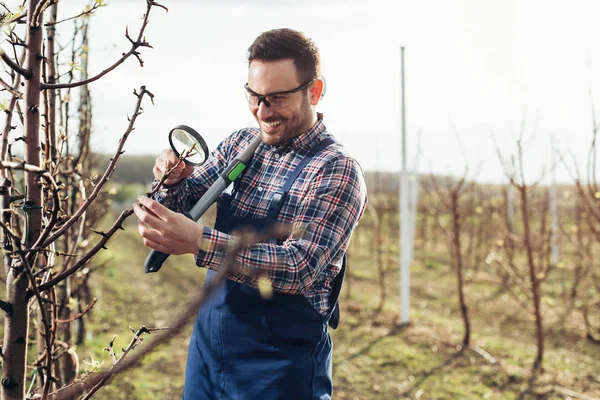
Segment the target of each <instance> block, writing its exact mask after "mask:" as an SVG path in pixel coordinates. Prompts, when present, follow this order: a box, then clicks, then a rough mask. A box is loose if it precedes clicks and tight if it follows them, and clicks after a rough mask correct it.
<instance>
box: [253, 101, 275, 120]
mask: <svg viewBox="0 0 600 400" xmlns="http://www.w3.org/2000/svg"><path fill="white" fill-rule="evenodd" d="M273 114H274V113H273V110H271V108H269V107H267V105H266V104H265V102H264V101H263V102H261V103H260V105H259V106H258V110H257V111H256V116H257V117H258V118H259V119H262V120H263V121H264V120H266V119H268V118H269V117H272V116H273Z"/></svg>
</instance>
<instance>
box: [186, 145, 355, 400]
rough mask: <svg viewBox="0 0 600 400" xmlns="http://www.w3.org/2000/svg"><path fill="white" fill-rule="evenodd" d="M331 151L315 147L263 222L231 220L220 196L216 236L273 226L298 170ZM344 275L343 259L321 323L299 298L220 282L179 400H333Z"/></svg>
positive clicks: (200, 323)
mask: <svg viewBox="0 0 600 400" xmlns="http://www.w3.org/2000/svg"><path fill="white" fill-rule="evenodd" d="M332 143H334V141H333V139H329V138H328V139H324V140H322V141H321V142H320V143H318V144H317V145H316V146H314V147H313V149H312V150H311V152H310V153H309V154H308V155H307V156H306V157H305V158H304V159H303V160H302V161H301V162H300V164H299V165H298V167H297V168H296V169H295V170H294V171H293V172H292V173H291V174H290V177H289V178H288V180H287V182H286V184H285V185H284V187H283V189H282V190H281V191H279V192H277V193H275V195H274V196H273V198H272V200H271V203H270V207H269V212H268V215H267V217H266V218H261V219H256V218H246V217H239V216H234V215H232V214H231V213H230V212H229V204H230V202H231V196H230V195H224V196H221V198H220V200H219V201H218V203H217V219H216V222H215V229H217V230H219V231H221V232H224V233H230V232H231V231H232V230H234V229H236V228H239V227H242V226H246V227H248V226H250V227H252V228H254V229H255V230H261V229H265V228H267V227H269V226H271V225H272V224H273V223H275V222H276V218H277V214H278V212H279V209H280V208H281V204H282V202H283V200H284V199H285V197H286V195H287V192H288V191H289V189H290V188H291V186H292V183H293V182H294V180H295V179H296V178H297V177H298V175H299V174H300V173H301V172H302V169H303V168H304V166H306V164H307V163H308V162H309V161H310V159H311V158H312V157H313V156H314V155H315V154H316V153H317V152H319V151H320V150H322V149H324V148H326V147H327V146H328V145H330V144H332ZM234 195H235V191H234ZM344 272H345V257H344V263H343V265H342V269H341V270H340V272H339V273H338V275H337V276H336V278H335V279H334V280H333V281H332V291H331V293H330V297H329V305H330V307H329V311H328V313H327V315H325V316H323V315H321V314H320V313H318V312H317V310H315V308H314V307H313V306H312V305H311V304H310V303H309V302H308V300H307V299H306V298H305V297H304V296H302V295H288V294H282V293H277V292H274V293H273V296H272V298H271V299H264V298H263V297H262V296H261V295H260V293H259V291H258V290H257V289H254V288H251V287H249V286H247V285H243V284H240V283H236V282H233V281H231V280H228V279H226V280H225V281H224V282H223V284H222V287H221V288H219V289H218V290H217V291H216V293H213V295H212V296H211V299H210V301H209V302H208V303H207V304H205V305H204V306H203V307H201V308H200V310H199V311H198V314H197V316H196V320H195V322H194V332H193V334H192V337H191V341H190V346H189V353H188V360H187V366H186V375H185V387H184V391H183V400H204V399H228V400H229V399H236V400H313V399H319V400H328V399H331V393H332V380H331V351H332V342H331V337H330V335H329V332H328V328H327V324H328V322H329V320H330V318H331V316H332V313H333V312H334V310H336V311H337V300H338V297H339V293H340V290H341V283H342V280H343V275H344ZM214 276H216V272H214V271H211V270H209V271H208V272H207V278H206V279H207V281H210V279H213V278H214ZM336 324H337V322H336ZM336 324H335V325H336ZM332 326H334V324H332ZM334 327H335V326H334Z"/></svg>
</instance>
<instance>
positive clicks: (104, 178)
mask: <svg viewBox="0 0 600 400" xmlns="http://www.w3.org/2000/svg"><path fill="white" fill-rule="evenodd" d="M134 94H135V95H136V96H137V98H138V100H137V104H136V106H135V111H134V113H133V116H132V117H131V118H130V119H129V125H128V127H127V130H126V131H125V133H124V134H123V136H122V137H121V139H120V140H119V146H118V148H117V151H116V152H115V155H114V157H112V158H111V161H110V163H109V164H108V166H107V167H106V170H105V171H104V174H103V175H102V178H101V179H100V182H99V183H98V184H96V186H95V187H94V190H93V192H92V193H91V194H90V196H89V197H88V198H87V199H86V201H85V202H84V203H83V204H82V205H81V207H79V209H78V210H77V211H76V212H75V214H73V216H71V218H69V220H68V221H67V222H65V224H64V225H63V226H62V227H61V228H60V229H59V230H57V231H56V232H54V233H53V234H52V235H50V237H48V238H47V239H46V240H45V241H44V244H43V246H44V247H45V246H48V245H49V244H50V243H52V242H54V241H55V240H56V239H58V238H59V237H61V235H62V234H63V233H65V232H66V231H67V230H68V229H69V228H70V227H71V226H72V225H73V224H74V223H75V222H76V221H77V220H78V219H79V217H81V215H82V214H83V213H84V212H85V211H86V210H87V209H88V207H89V206H90V205H91V204H92V203H93V201H94V200H95V199H96V197H97V196H98V194H99V193H100V191H101V190H102V187H104V185H105V184H106V182H108V180H109V178H110V176H111V175H112V173H113V171H114V170H115V168H116V165H117V160H118V159H119V157H120V156H121V154H123V147H124V146H125V141H126V140H127V138H128V137H129V134H130V133H131V132H132V131H133V129H134V125H135V121H136V119H137V117H138V116H139V115H140V114H141V111H140V109H141V106H142V99H143V97H144V95H148V96H150V98H153V97H154V95H153V94H152V93H151V92H149V91H147V90H146V87H145V86H142V87H141V88H140V93H139V94H138V93H137V92H136V91H135V90H134Z"/></svg>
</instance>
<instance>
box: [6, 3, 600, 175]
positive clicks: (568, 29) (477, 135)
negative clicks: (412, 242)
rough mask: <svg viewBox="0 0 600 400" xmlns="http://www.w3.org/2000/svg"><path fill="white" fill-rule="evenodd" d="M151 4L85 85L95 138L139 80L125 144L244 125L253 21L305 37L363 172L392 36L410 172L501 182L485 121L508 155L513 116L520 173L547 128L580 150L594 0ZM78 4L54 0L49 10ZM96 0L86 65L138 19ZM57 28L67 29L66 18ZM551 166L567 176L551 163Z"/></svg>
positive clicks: (391, 121) (115, 124) (152, 147)
mask: <svg viewBox="0 0 600 400" xmlns="http://www.w3.org/2000/svg"><path fill="white" fill-rule="evenodd" d="M159 2H160V3H161V4H164V5H165V6H167V7H168V8H169V12H168V13H166V12H164V11H163V10H162V9H159V8H156V9H154V10H153V12H152V13H153V14H152V15H151V22H150V25H149V27H148V30H147V33H146V38H147V40H148V42H149V43H150V44H152V45H153V47H154V49H142V57H143V59H144V61H145V65H144V67H143V68H140V67H139V65H138V63H137V61H136V60H135V59H134V58H132V59H130V60H128V61H127V62H126V63H125V64H124V65H122V66H120V67H119V68H118V69H117V70H115V71H114V72H113V73H111V74H110V75H109V76H107V77H105V78H103V79H102V80H100V81H98V82H96V83H93V84H91V85H90V89H91V91H92V96H93V105H94V108H93V112H94V139H93V147H94V149H95V150H96V151H100V152H111V151H114V150H115V149H116V146H117V142H118V139H119V136H120V135H121V134H122V132H123V131H124V129H125V127H126V125H127V119H126V116H127V114H128V113H131V111H132V110H133V107H134V101H135V98H134V96H133V95H131V92H132V90H133V89H134V88H138V87H139V86H141V85H146V86H147V88H148V89H149V90H150V91H152V92H153V93H154V94H155V95H156V97H155V103H156V104H155V105H154V106H152V105H151V104H150V102H148V103H147V104H146V106H145V110H146V113H145V114H144V115H142V116H141V117H140V119H139V120H138V121H139V123H138V124H137V129H136V131H135V132H134V133H133V134H132V136H131V137H130V139H129V141H128V144H127V145H126V149H127V152H128V153H129V154H132V153H138V154H139V153H146V154H158V152H159V151H160V150H161V149H162V148H163V147H165V146H166V145H167V137H166V135H167V133H168V131H169V130H170V129H171V128H172V127H173V126H175V125H178V124H186V125H190V126H192V127H194V128H195V129H196V130H198V131H199V132H201V133H202V134H203V136H204V137H205V139H206V140H207V142H208V144H209V147H211V148H214V146H216V144H217V143H218V142H219V141H220V140H222V139H223V138H225V137H226V136H227V135H228V134H229V133H231V132H233V131H234V130H237V129H239V128H240V127H243V126H247V125H249V124H252V125H254V121H253V119H252V117H251V115H250V113H249V111H248V108H247V105H246V100H245V97H244V95H243V89H242V88H243V84H244V83H245V82H246V78H247V75H246V74H247V63H246V60H245V56H246V50H247V48H248V46H249V45H250V44H251V43H252V41H253V40H254V38H255V37H256V36H257V35H258V34H260V33H261V32H263V31H265V30H268V29H271V28H279V27H290V28H295V29H299V30H301V31H303V32H305V33H306V34H307V35H308V36H310V37H312V38H313V39H314V40H315V42H316V43H317V45H318V46H319V48H320V50H321V57H322V72H323V75H324V76H325V78H326V80H327V95H326V96H325V98H324V99H323V101H322V103H321V104H320V105H319V106H318V109H319V111H321V112H323V113H324V114H325V122H326V125H327V127H328V129H329V130H330V131H331V132H332V133H333V134H334V135H335V136H336V137H337V138H338V139H339V140H340V141H341V142H342V143H344V144H345V145H346V146H347V148H348V149H349V151H350V152H351V153H352V154H353V155H354V156H355V157H356V158H357V159H358V160H359V162H360V163H361V164H362V165H363V167H364V169H366V170H373V169H375V168H379V169H382V170H392V171H393V170H399V168H400V46H401V45H402V46H405V49H406V55H405V62H406V97H407V104H406V108H407V128H408V144H409V154H411V155H413V156H414V154H416V146H417V134H418V133H419V132H420V133H421V147H422V156H421V157H420V158H419V160H418V163H419V169H420V170H421V171H422V172H430V171H433V172H436V173H450V174H453V175H461V174H462V173H463V170H464V168H465V163H467V164H468V166H469V168H470V176H471V177H475V176H476V177H477V179H479V180H482V181H495V182H500V181H502V180H503V176H504V175H503V172H502V168H501V166H500V163H499V161H498V157H497V156H496V152H495V147H494V144H493V141H492V139H491V135H492V132H494V133H495V136H496V137H497V140H498V142H499V144H500V146H501V148H502V150H503V152H505V153H506V154H508V152H509V151H512V150H513V147H511V143H514V141H515V139H516V137H517V136H518V131H519V129H520V126H521V121H522V120H524V121H525V132H526V137H531V136H532V135H535V138H534V139H533V140H530V141H528V142H527V147H526V149H525V158H526V160H525V161H526V171H527V172H526V174H527V176H528V178H529V180H530V181H533V180H535V179H536V178H537V177H538V176H539V175H540V173H541V170H542V168H543V166H544V165H545V166H549V164H550V137H551V135H555V136H556V140H557V143H558V144H559V146H560V149H561V150H562V151H571V152H573V153H574V154H575V156H576V157H577V158H578V159H579V161H580V167H582V166H583V165H584V164H583V162H584V159H585V158H586V157H587V152H586V149H587V148H588V147H589V144H590V141H591V138H592V113H591V101H590V94H589V89H590V84H591V86H592V88H593V90H592V91H593V93H594V94H595V96H596V97H597V98H598V99H600V51H599V45H598V40H597V39H598V37H600V25H599V24H598V23H597V21H596V19H597V16H598V15H600V3H599V2H598V1H596V0H589V1H569V2H566V1H562V2H559V1H548V0H546V1H542V0H540V1H531V0H530V1H517V0H513V1H510V0H498V1H481V0H439V1H399V0H393V1H392V0H390V1H383V0H379V1H378V0H373V1H370V2H368V4H367V3H366V2H365V1H352V0H350V1H318V0H304V1H292V0H287V1H286V0H272V1H269V0H261V1H252V2H243V1H236V0H229V1H225V0H221V1H217V0H214V1H206V0H204V1H185V0H162V1H159ZM8 3H9V4H10V1H9V2H8ZM82 3H83V2H81V1H75V0H61V2H60V3H59V7H62V9H61V8H59V10H61V11H60V17H59V18H64V17H67V16H69V15H72V14H73V13H75V12H76V11H79V10H80V9H81V8H82V6H81V4H82ZM107 3H108V4H109V6H108V7H105V8H103V9H101V10H99V11H98V12H97V13H96V16H95V17H94V18H93V19H92V20H91V28H90V29H91V36H90V37H91V39H90V40H91V43H90V48H91V52H90V63H91V64H90V74H92V75H94V74H95V73H96V72H98V71H100V70H102V69H104V68H106V67H107V66H109V65H110V64H111V63H112V62H113V60H115V59H116V58H118V56H119V55H120V54H121V53H122V52H124V51H127V50H128V48H129V47H128V42H127V40H126V39H125V38H124V31H125V25H129V29H130V33H133V32H135V31H136V29H137V28H138V27H139V24H140V17H141V15H142V14H143V12H144V10H145V3H146V1H145V0H113V1H107ZM250 4H252V5H250ZM63 28H66V29H64V30H63V34H64V35H65V36H64V37H63V38H62V39H61V40H63V41H65V40H67V34H70V33H71V31H72V25H70V23H66V24H64V27H63ZM588 60H589V65H590V67H589V71H588ZM454 130H455V131H456V132H457V134H458V136H459V137H460V139H461V141H462V143H463V145H464V148H465V152H466V156H467V159H466V160H465V157H464V156H463V154H462V153H461V151H460V147H459V145H458V140H457V138H456V135H455V133H454ZM414 161H415V160H414V157H411V158H410V160H409V162H410V163H414ZM477 171H478V172H477ZM557 174H558V177H559V179H560V180H563V181H569V175H568V174H567V173H566V171H565V169H564V168H563V167H559V168H558V171H557Z"/></svg>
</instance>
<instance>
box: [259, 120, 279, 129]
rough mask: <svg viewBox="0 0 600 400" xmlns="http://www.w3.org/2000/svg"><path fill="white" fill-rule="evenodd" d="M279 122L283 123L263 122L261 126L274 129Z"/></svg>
mask: <svg viewBox="0 0 600 400" xmlns="http://www.w3.org/2000/svg"><path fill="white" fill-rule="evenodd" d="M281 122H283V121H281V120H279V121H273V122H264V121H263V124H264V125H265V126H268V127H269V128H274V127H276V126H277V125H279V124H280V123H281Z"/></svg>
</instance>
